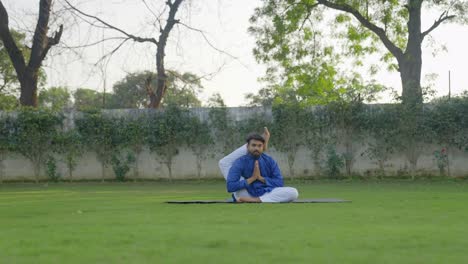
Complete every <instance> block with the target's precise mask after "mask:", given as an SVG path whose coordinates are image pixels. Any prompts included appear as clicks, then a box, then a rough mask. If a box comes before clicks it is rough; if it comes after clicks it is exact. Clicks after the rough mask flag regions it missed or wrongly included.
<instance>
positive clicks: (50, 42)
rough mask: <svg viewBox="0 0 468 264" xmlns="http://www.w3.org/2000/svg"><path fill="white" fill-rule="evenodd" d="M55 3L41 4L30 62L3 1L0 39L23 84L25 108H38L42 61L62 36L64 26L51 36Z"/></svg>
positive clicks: (43, 1) (22, 99)
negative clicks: (15, 35)
mask: <svg viewBox="0 0 468 264" xmlns="http://www.w3.org/2000/svg"><path fill="white" fill-rule="evenodd" d="M52 2H53V1H52V0H40V1H39V15H38V19H37V24H36V29H35V32H34V37H33V40H32V47H31V54H30V56H29V59H28V58H27V57H26V56H25V54H23V52H22V51H21V49H20V48H19V45H18V43H17V42H16V41H15V39H14V37H13V33H12V30H11V29H10V28H9V18H8V12H7V10H6V9H5V7H4V5H3V3H2V1H0V39H1V40H2V42H3V46H4V47H5V49H6V51H7V52H8V56H9V58H10V60H11V62H12V64H13V66H14V68H15V71H16V76H17V78H18V81H19V83H20V87H21V94H20V103H21V105H25V106H33V107H37V86H38V80H39V75H40V68H41V65H42V62H43V61H44V59H45V58H46V56H47V53H48V52H49V50H50V48H51V47H52V46H54V45H56V44H58V43H59V41H60V38H61V36H62V32H63V26H62V25H60V27H59V29H58V30H57V31H56V32H55V33H54V35H53V36H52V37H50V36H48V35H47V34H48V31H49V18H50V13H51V7H52Z"/></svg>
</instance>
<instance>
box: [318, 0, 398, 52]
mask: <svg viewBox="0 0 468 264" xmlns="http://www.w3.org/2000/svg"><path fill="white" fill-rule="evenodd" d="M317 2H318V3H319V4H322V5H324V6H326V7H329V8H332V9H335V10H339V11H344V12H347V13H350V14H352V15H353V16H354V17H355V18H356V19H357V20H358V21H359V22H360V23H361V24H362V25H363V26H364V27H366V28H368V29H369V30H371V31H372V32H374V33H375V34H377V36H378V37H379V38H380V40H381V41H382V42H383V44H384V45H385V47H386V48H387V49H388V50H389V51H390V52H391V53H392V54H393V56H395V57H396V59H397V60H400V58H402V56H403V51H402V50H401V49H400V48H398V47H397V46H396V45H395V44H394V43H393V42H392V41H391V40H390V39H389V38H388V37H387V34H386V33H385V31H384V30H383V29H382V28H380V27H378V26H377V25H375V24H373V23H372V22H370V21H369V20H368V19H366V18H365V17H364V16H363V15H362V14H361V13H359V11H358V10H356V9H355V8H353V7H352V6H350V5H347V4H338V3H332V2H330V1H327V0H317Z"/></svg>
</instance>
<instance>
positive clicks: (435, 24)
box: [421, 11, 455, 41]
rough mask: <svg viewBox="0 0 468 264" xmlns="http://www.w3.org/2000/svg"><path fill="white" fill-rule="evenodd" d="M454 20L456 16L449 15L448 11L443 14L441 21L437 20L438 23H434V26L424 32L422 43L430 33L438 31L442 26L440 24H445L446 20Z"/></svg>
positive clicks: (440, 17)
mask: <svg viewBox="0 0 468 264" xmlns="http://www.w3.org/2000/svg"><path fill="white" fill-rule="evenodd" d="M452 18H455V16H454V15H450V16H449V15H448V11H444V12H442V14H441V15H440V16H439V19H437V20H436V21H434V24H432V26H431V27H430V28H429V29H428V30H426V31H424V32H423V33H422V34H421V41H422V40H423V39H424V37H426V36H427V35H428V34H429V33H431V31H433V30H434V29H436V28H437V27H438V26H440V24H442V22H444V21H445V20H449V19H452Z"/></svg>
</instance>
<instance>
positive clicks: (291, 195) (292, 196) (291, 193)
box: [285, 187, 299, 201]
mask: <svg viewBox="0 0 468 264" xmlns="http://www.w3.org/2000/svg"><path fill="white" fill-rule="evenodd" d="M285 188H287V189H286V192H287V194H288V200H290V201H294V200H296V199H297V198H298V197H299V192H298V191H297V189H296V188H293V187H285Z"/></svg>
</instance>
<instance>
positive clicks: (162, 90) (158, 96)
mask: <svg viewBox="0 0 468 264" xmlns="http://www.w3.org/2000/svg"><path fill="white" fill-rule="evenodd" d="M182 1H184V0H175V1H174V2H172V1H170V0H169V1H167V2H166V4H167V5H168V6H169V17H168V19H167V23H166V25H165V26H164V29H162V31H161V34H160V35H159V40H158V44H157V47H158V48H157V51H156V72H157V84H156V92H154V91H152V93H149V96H150V103H149V105H148V107H149V108H159V107H160V106H161V101H162V99H163V97H164V95H165V94H166V90H167V75H166V69H165V68H164V57H165V56H166V53H165V49H166V44H167V39H168V38H169V33H170V32H171V30H172V28H173V27H174V25H175V24H176V23H178V22H179V21H178V20H176V19H175V15H176V13H177V10H178V9H179V6H180V4H181V3H182Z"/></svg>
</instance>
